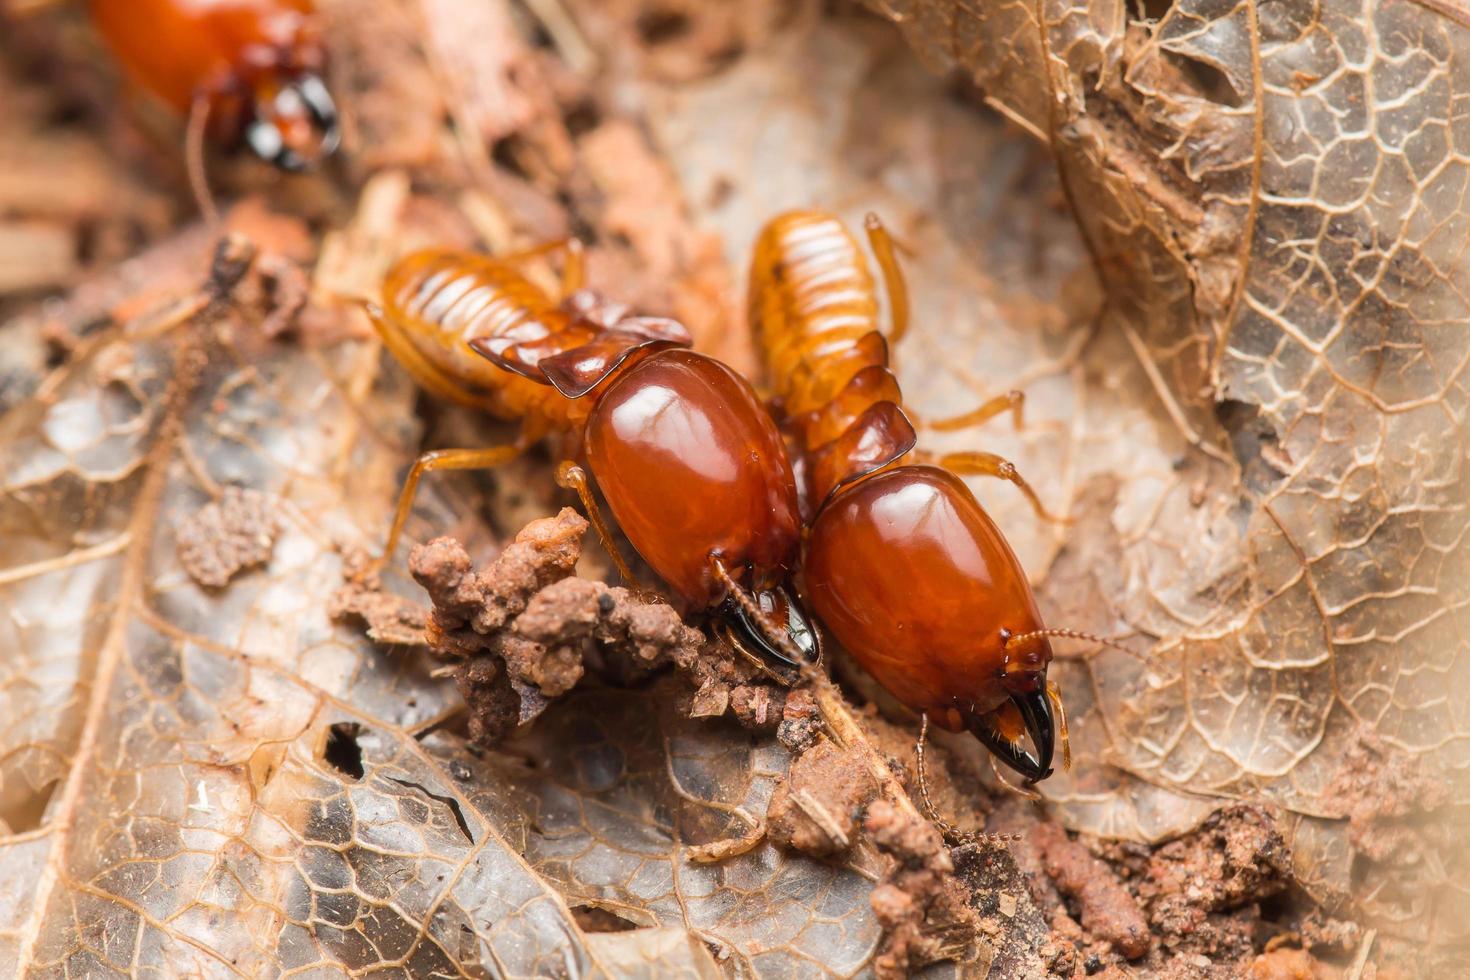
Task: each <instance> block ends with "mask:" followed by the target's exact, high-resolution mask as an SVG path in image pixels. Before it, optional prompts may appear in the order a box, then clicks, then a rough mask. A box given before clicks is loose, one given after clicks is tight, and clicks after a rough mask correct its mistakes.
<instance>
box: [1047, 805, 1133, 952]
mask: <svg viewBox="0 0 1470 980" xmlns="http://www.w3.org/2000/svg"><path fill="white" fill-rule="evenodd" d="M1030 837H1031V839H1032V841H1033V842H1034V843H1035V845H1036V846H1037V847H1038V848H1039V849H1040V851H1041V857H1042V862H1043V866H1044V867H1045V869H1046V874H1047V877H1049V878H1050V879H1051V880H1052V881H1054V882H1055V883H1056V886H1057V888H1058V890H1060V891H1061V893H1062V894H1063V895H1066V896H1067V897H1068V898H1070V899H1072V900H1073V901H1074V902H1076V904H1077V906H1078V908H1079V910H1080V919H1081V924H1082V928H1083V929H1086V930H1087V931H1088V932H1090V933H1092V934H1093V935H1094V936H1096V937H1097V938H1099V939H1104V940H1106V941H1107V942H1109V943H1110V944H1112V946H1113V948H1114V949H1116V950H1117V951H1118V952H1119V953H1122V954H1123V955H1124V956H1125V957H1127V958H1128V959H1137V958H1138V957H1140V956H1142V955H1144V954H1145V953H1147V952H1148V950H1149V945H1150V942H1151V938H1150V936H1149V929H1148V920H1147V919H1145V918H1144V915H1143V910H1142V909H1140V908H1139V907H1138V903H1137V902H1135V901H1134V900H1133V896H1132V895H1130V894H1129V893H1128V889H1126V888H1124V887H1123V885H1122V883H1121V882H1119V881H1118V879H1117V878H1116V877H1114V875H1113V872H1112V870H1111V869H1109V868H1108V866H1107V865H1106V864H1104V863H1103V862H1102V861H1099V860H1098V859H1097V858H1095V857H1093V856H1092V855H1091V854H1090V853H1088V851H1087V849H1086V848H1085V847H1083V846H1082V845H1081V844H1078V843H1077V842H1076V841H1074V840H1072V839H1071V838H1070V837H1068V836H1067V832H1066V831H1065V830H1063V829H1062V828H1061V826H1059V825H1057V824H1053V823H1043V824H1037V825H1036V827H1035V829H1034V830H1032V831H1031V834H1030Z"/></svg>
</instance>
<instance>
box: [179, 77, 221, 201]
mask: <svg viewBox="0 0 1470 980" xmlns="http://www.w3.org/2000/svg"><path fill="white" fill-rule="evenodd" d="M208 129H209V96H207V95H205V94H204V93H203V92H201V93H199V94H198V95H196V96H194V101H193V103H192V104H191V105H190V106H189V125H188V127H187V128H186V129H185V130H184V166H185V168H186V169H187V170H188V171H189V189H190V190H191V191H193V192H194V201H195V202H196V203H197V204H198V205H199V213H200V214H201V215H203V216H204V221H205V223H206V224H208V225H209V226H210V227H211V228H217V227H219V209H218V208H217V207H215V205H214V195H212V194H211V193H210V192H209V177H208V174H206V173H205V170H204V137H205V135H206V134H207V132H208Z"/></svg>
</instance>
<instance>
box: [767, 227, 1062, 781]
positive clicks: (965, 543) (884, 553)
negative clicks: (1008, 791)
mask: <svg viewBox="0 0 1470 980" xmlns="http://www.w3.org/2000/svg"><path fill="white" fill-rule="evenodd" d="M868 233H869V239H870V242H871V244H872V248H873V252H874V254H875V256H876V257H877V259H878V263H879V266H880V268H881V270H882V272H883V274H884V278H885V280H886V282H887V284H888V285H887V293H888V297H889V303H890V306H891V307H892V319H893V326H892V328H891V330H890V333H889V336H888V337H885V336H884V334H883V332H882V331H881V330H880V329H879V302H878V294H877V288H876V283H875V281H874V278H873V276H872V274H871V273H870V271H869V267H868V262H867V259H866V257H865V256H864V254H863V251H862V249H861V247H860V246H859V244H858V242H857V241H856V240H855V239H854V238H853V236H852V235H851V234H850V233H849V232H848V230H847V228H846V227H845V226H844V225H843V223H842V222H841V221H840V220H839V219H838V218H836V217H835V216H833V215H831V214H828V213H826V212H821V211H796V212H791V213H787V214H783V215H781V216H779V217H777V218H775V219H773V220H772V221H770V222H769V223H768V224H767V225H766V226H765V228H764V229H763V230H762V232H761V234H760V237H759V239H758V240H757V243H756V248H755V255H754V260H753V265H752V270H751V281H750V316H751V322H752V327H753V329H754V332H755V336H756V339H757V343H758V345H759V347H760V350H761V353H762V357H763V360H764V363H765V369H766V374H767V379H768V381H769V382H770V384H771V386H772V388H773V390H774V393H775V396H776V405H777V408H778V413H779V415H780V418H781V424H782V428H783V429H784V431H785V433H786V434H787V436H788V438H789V440H790V441H791V443H792V445H793V447H794V456H795V458H796V464H797V470H798V474H799V477H800V479H801V482H802V488H803V491H804V500H803V504H804V510H805V513H806V514H807V516H808V519H809V523H810V529H809V533H808V538H807V545H806V552H805V556H804V558H803V563H802V570H801V583H802V591H803V595H804V597H805V598H806V600H807V602H808V603H809V604H810V607H811V609H812V611H813V612H814V613H815V614H816V616H817V618H818V621H819V622H821V623H823V624H824V625H826V627H827V628H828V629H830V630H831V631H832V633H833V634H834V635H835V636H836V637H837V639H838V640H839V641H840V642H841V643H842V645H843V646H844V647H845V648H846V649H847V650H848V651H849V652H850V653H851V654H852V655H853V657H854V658H856V659H857V661H858V662H859V663H861V664H862V666H863V667H864V668H865V669H866V670H867V671H868V672H869V673H870V674H872V675H873V677H874V678H876V679H877V680H878V681H879V683H881V684H882V685H883V686H884V687H885V688H887V689H888V690H889V691H890V692H891V693H892V694H894V695H895V696H896V697H897V698H898V699H899V700H900V701H902V702H903V703H904V704H906V705H908V706H909V707H910V708H913V709H914V710H916V711H919V712H921V713H923V714H926V715H927V716H929V718H931V719H932V720H933V721H934V723H936V724H938V725H940V726H942V727H944V728H946V729H949V730H951V731H966V730H968V731H970V732H972V733H974V734H975V735H976V736H977V737H978V738H979V739H980V740H981V741H983V742H984V743H985V744H986V746H987V747H989V748H990V749H991V751H992V752H994V753H995V755H996V756H997V757H998V758H999V759H1001V760H1002V761H1004V762H1005V763H1007V764H1008V765H1010V766H1011V767H1012V768H1014V769H1015V770H1016V771H1018V772H1020V773H1021V774H1022V775H1024V776H1025V777H1026V778H1027V779H1028V780H1033V781H1034V780H1039V779H1044V778H1045V777H1046V776H1048V775H1050V774H1051V771H1052V766H1051V761H1052V755H1053V752H1054V746H1055V742H1056V735H1055V732H1056V721H1055V718H1054V714H1053V705H1055V706H1056V707H1057V708H1058V709H1060V701H1059V699H1058V698H1057V695H1056V690H1055V686H1054V685H1049V684H1048V681H1047V676H1046V675H1047V666H1048V664H1049V663H1050V662H1051V659H1052V650H1051V646H1050V643H1049V642H1048V640H1047V634H1048V632H1049V631H1047V630H1046V629H1045V628H1044V627H1043V626H1042V622H1041V616H1040V613H1039V612H1038V610H1037V607H1036V600H1035V598H1034V597H1033V595H1032V592H1031V587H1030V585H1029V583H1028V582H1027V579H1026V575H1025V572H1024V570H1023V569H1022V568H1021V565H1020V562H1019V561H1018V560H1017V559H1016V555H1015V553H1014V552H1013V551H1012V550H1011V548H1010V546H1009V545H1008V544H1007V543H1006V539H1005V536H1004V535H1003V534H1002V533H1001V531H1000V529H999V528H997V527H996V525H995V522H994V521H992V520H991V519H990V517H989V515H987V514H986V513H985V511H984V510H983V509H982V508H981V506H980V504H979V502H978V501H976V499H975V496H974V494H972V493H971V492H970V489H969V487H967V486H966V485H965V483H964V482H963V481H962V480H960V479H959V478H958V477H956V476H955V475H954V473H955V472H960V473H967V474H985V475H990V476H996V477H1000V478H1002V479H1006V480H1009V481H1011V482H1012V483H1015V484H1016V485H1017V486H1018V487H1020V488H1021V489H1022V490H1023V491H1024V492H1026V493H1027V496H1028V497H1029V498H1030V499H1031V500H1032V503H1033V505H1034V506H1036V507H1037V509H1038V511H1039V512H1042V513H1043V514H1044V511H1043V510H1042V508H1041V507H1040V504H1039V501H1037V500H1036V497H1035V494H1034V493H1032V492H1031V490H1030V487H1029V486H1027V485H1026V484H1025V482H1024V481H1023V480H1021V478H1020V476H1019V475H1018V474H1017V473H1016V471H1015V468H1014V467H1013V466H1011V464H1010V463H1008V462H1006V461H1005V460H1003V459H1001V458H1000V457H997V456H994V455H992V454H988V453H953V454H949V455H947V456H942V457H937V458H934V461H935V462H937V463H938V464H939V465H937V466H936V465H925V464H924V463H923V462H922V460H925V459H928V458H930V457H928V455H927V454H924V453H922V451H920V450H917V449H915V445H916V442H917V437H916V434H915V428H914V424H913V423H912V422H911V420H910V416H909V415H908V414H907V413H906V412H905V410H904V408H903V396H902V393H901V391H900V390H899V385H898V382H897V380H896V378H895V377H894V375H893V372H892V370H891V368H890V364H889V344H890V341H891V340H896V339H897V338H898V337H899V336H901V335H902V333H903V331H904V328H905V326H906V324H907V319H908V310H907V299H906V296H907V294H906V292H905V288H904V285H903V280H902V276H901V273H900V271H899V269H898V266H897V263H896V261H895V258H894V251H893V246H892V243H891V241H890V240H889V239H888V236H887V234H886V232H885V231H884V229H883V227H882V225H881V224H879V223H878V221H877V220H876V218H873V217H871V216H870V217H869V219H868ZM1020 406H1021V396H1020V395H1019V393H1016V392H1011V393H1008V394H1006V395H1002V396H1000V397H999V398H996V399H992V400H991V401H989V402H987V403H986V404H984V405H982V406H981V407H980V408H979V409H977V410H976V411H974V412H971V413H969V414H967V415H965V416H961V417H959V418H956V419H951V420H946V421H944V422H935V423H931V427H933V428H941V429H954V428H959V427H961V426H965V425H972V424H976V423H978V422H981V421H983V420H985V419H987V418H991V417H993V416H995V415H998V414H1001V413H1003V412H1006V411H1012V412H1015V413H1016V416H1017V420H1018V422H1019V412H1020ZM952 471H953V472H952ZM1052 635H1055V634H1054V633H1053V634H1052ZM1058 713H1059V711H1058ZM1028 734H1029V736H1030V739H1031V742H1032V744H1033V745H1034V747H1035V754H1032V753H1030V752H1028V751H1027V750H1026V749H1025V747H1024V744H1023V742H1024V736H1025V735H1028ZM1062 734H1063V740H1064V741H1065V719H1064V717H1063V721H1062Z"/></svg>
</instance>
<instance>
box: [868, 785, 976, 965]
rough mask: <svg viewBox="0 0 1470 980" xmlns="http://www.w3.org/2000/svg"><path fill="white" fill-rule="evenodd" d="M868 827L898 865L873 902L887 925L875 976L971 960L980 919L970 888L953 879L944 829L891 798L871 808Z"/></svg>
mask: <svg viewBox="0 0 1470 980" xmlns="http://www.w3.org/2000/svg"><path fill="white" fill-rule="evenodd" d="M863 828H864V829H865V830H866V831H867V833H868V835H869V836H870V837H871V838H872V840H873V843H874V844H876V845H877V847H878V850H879V851H881V852H882V853H884V854H886V855H888V856H890V857H892V858H893V859H894V862H895V864H894V867H893V869H892V870H891V871H890V872H889V873H888V874H887V876H885V877H884V879H883V881H881V882H880V883H879V884H878V885H877V886H876V887H874V889H873V894H872V897H871V899H870V900H871V901H872V903H873V912H874V913H875V914H876V915H877V916H878V921H879V922H880V923H882V924H883V944H882V947H881V948H880V949H879V951H878V955H877V957H876V958H875V959H874V960H873V970H874V972H875V973H876V974H877V975H878V976H879V977H883V978H892V977H906V976H909V975H910V974H912V973H913V972H914V971H915V970H917V969H919V968H920V967H923V966H927V965H928V964H930V963H937V962H939V961H940V960H946V959H963V958H966V953H967V952H969V951H972V950H974V948H975V946H976V943H977V941H978V936H979V933H980V917H979V916H978V915H977V914H976V913H975V910H974V909H972V908H970V906H969V901H970V890H969V889H968V888H966V887H965V886H964V884H963V883H962V882H960V881H959V879H957V878H956V877H955V875H954V863H953V862H952V861H951V860H950V856H949V849H948V848H947V847H946V846H945V844H944V838H943V837H942V836H940V833H939V830H938V829H937V828H936V827H935V826H934V825H933V824H930V823H928V822H927V821H924V820H916V819H914V818H913V817H911V816H909V815H907V814H905V813H903V812H902V811H901V810H899V809H898V808H897V807H895V806H893V805H892V804H890V803H889V802H887V801H886V800H876V801H874V803H873V805H872V806H870V807H869V808H868V814H867V817H866V819H865V820H864V822H863Z"/></svg>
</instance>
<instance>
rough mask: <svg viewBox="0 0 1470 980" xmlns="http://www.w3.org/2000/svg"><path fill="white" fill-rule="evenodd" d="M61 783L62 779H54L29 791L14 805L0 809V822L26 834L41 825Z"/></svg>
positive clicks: (16, 831) (18, 832) (12, 829)
mask: <svg viewBox="0 0 1470 980" xmlns="http://www.w3.org/2000/svg"><path fill="white" fill-rule="evenodd" d="M60 785H61V780H60V779H53V780H51V782H49V783H47V784H46V785H45V786H42V787H41V788H40V789H38V790H36V791H35V792H33V793H29V794H27V795H25V796H23V797H21V798H20V799H19V800H16V801H15V803H14V804H13V805H12V806H9V807H7V808H5V809H4V810H0V824H4V825H5V826H7V827H9V828H10V831H11V833H15V834H24V833H26V832H27V831H30V830H35V829H36V828H37V827H39V826H41V821H42V820H43V819H45V816H46V807H47V806H49V805H50V803H51V797H52V796H54V795H56V787H58V786H60Z"/></svg>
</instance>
